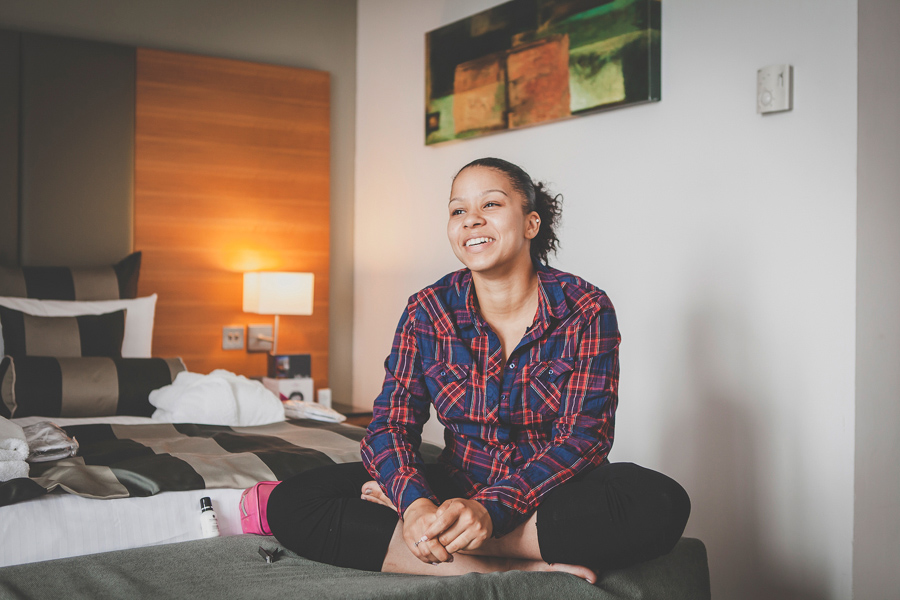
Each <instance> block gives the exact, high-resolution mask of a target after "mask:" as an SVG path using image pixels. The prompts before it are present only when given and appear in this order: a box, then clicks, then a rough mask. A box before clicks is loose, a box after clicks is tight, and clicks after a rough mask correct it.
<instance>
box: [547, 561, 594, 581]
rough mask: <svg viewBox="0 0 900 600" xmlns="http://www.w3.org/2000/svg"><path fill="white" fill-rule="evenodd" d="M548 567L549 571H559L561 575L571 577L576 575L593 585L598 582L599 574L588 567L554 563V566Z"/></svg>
mask: <svg viewBox="0 0 900 600" xmlns="http://www.w3.org/2000/svg"><path fill="white" fill-rule="evenodd" d="M547 566H548V567H549V568H548V569H547V570H548V571H557V572H559V573H568V574H569V575H574V576H575V577H581V578H582V579H584V580H585V581H587V582H588V583H590V584H591V585H593V584H594V583H596V582H597V574H596V573H594V572H593V571H591V570H590V569H588V568H587V567H582V566H581V565H566V564H563V563H553V564H552V565H547Z"/></svg>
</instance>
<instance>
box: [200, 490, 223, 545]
mask: <svg viewBox="0 0 900 600" xmlns="http://www.w3.org/2000/svg"><path fill="white" fill-rule="evenodd" d="M200 530H201V531H202V532H203V537H205V538H212V537H218V536H219V522H218V521H217V520H216V511H214V510H213V507H212V500H211V499H210V498H209V496H204V497H203V498H200Z"/></svg>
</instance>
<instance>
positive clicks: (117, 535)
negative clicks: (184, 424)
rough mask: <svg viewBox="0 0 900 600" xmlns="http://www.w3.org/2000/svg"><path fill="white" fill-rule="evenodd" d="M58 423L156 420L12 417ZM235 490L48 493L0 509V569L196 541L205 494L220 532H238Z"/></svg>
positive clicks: (143, 420)
mask: <svg viewBox="0 0 900 600" xmlns="http://www.w3.org/2000/svg"><path fill="white" fill-rule="evenodd" d="M47 420H50V421H53V422H54V423H56V424H57V425H62V426H65V425H74V424H79V425H80V424H86V423H118V424H122V425H130V424H141V423H154V421H153V420H152V419H149V418H144V417H104V418H96V419H57V418H54V419H47V418H46V417H25V418H21V419H13V422H15V423H18V424H19V425H31V424H33V423H37V422H39V421H47ZM242 491H243V490H238V489H211V490H191V491H185V492H164V493H161V494H157V495H155V496H149V497H147V498H120V499H116V500H95V499H90V498H82V497H80V496H76V495H74V494H48V495H46V496H42V497H40V498H36V499H34V500H28V501H26V502H19V503H17V504H12V505H9V506H3V507H0V567H4V566H10V565H16V564H22V563H28V562H36V561H41V560H50V559H53V558H65V557H69V556H79V555H82V554H93V553H96V552H111V551H114V550H124V549H126V548H137V547H140V546H152V545H156V544H168V543H172V542H183V541H188V540H195V539H199V538H201V537H202V535H201V532H200V498H202V497H204V496H209V497H210V498H211V499H212V502H213V509H214V510H215V511H216V516H217V517H218V521H219V531H220V532H221V535H237V534H239V533H241V521H240V513H239V510H238V502H239V501H240V496H241V492H242Z"/></svg>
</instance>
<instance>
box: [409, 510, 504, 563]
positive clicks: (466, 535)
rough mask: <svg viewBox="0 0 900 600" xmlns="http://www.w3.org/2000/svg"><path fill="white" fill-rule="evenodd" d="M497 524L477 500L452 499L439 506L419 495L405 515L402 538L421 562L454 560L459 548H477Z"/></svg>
mask: <svg viewBox="0 0 900 600" xmlns="http://www.w3.org/2000/svg"><path fill="white" fill-rule="evenodd" d="M493 530H494V525H493V522H492V521H491V516H490V514H489V513H488V511H487V509H486V508H485V507H484V506H482V505H481V504H480V503H479V502H476V501H475V500H467V499H465V498H451V499H450V500H447V501H446V502H444V503H443V504H441V505H440V506H435V504H434V503H433V502H432V501H431V500H428V499H427V498H419V499H418V500H416V501H415V502H413V503H412V504H410V505H409V507H408V508H407V509H406V512H405V513H404V514H403V540H404V541H405V542H406V545H407V546H408V547H409V549H410V551H411V552H412V553H413V555H415V556H416V557H417V558H418V559H419V560H421V561H422V562H427V563H432V564H436V563H442V562H452V561H453V555H454V554H455V553H457V552H459V551H460V550H475V549H476V548H478V547H480V546H481V545H482V544H483V543H484V541H485V540H487V539H489V538H490V537H491V534H492V533H493Z"/></svg>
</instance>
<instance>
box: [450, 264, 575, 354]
mask: <svg viewBox="0 0 900 600" xmlns="http://www.w3.org/2000/svg"><path fill="white" fill-rule="evenodd" d="M535 268H536V270H537V275H538V311H539V313H540V319H541V320H542V321H543V322H544V323H545V324H546V323H549V320H550V318H551V317H552V318H554V319H558V320H560V321H561V320H563V319H564V318H565V317H566V315H568V314H569V312H570V310H569V306H568V304H567V303H566V294H565V292H563V289H562V285H561V284H560V283H559V279H557V278H556V274H555V273H554V272H553V269H551V268H550V267H548V266H547V265H545V264H543V263H535ZM454 287H455V290H454V291H455V292H456V293H455V297H454V300H455V302H453V312H454V313H455V314H454V316H455V320H456V324H457V325H458V326H459V327H460V328H461V330H462V333H463V335H464V337H470V336H469V335H466V331H467V330H470V331H471V330H472V329H474V330H475V331H474V332H471V334H474V335H480V334H481V331H482V325H483V324H484V321H483V320H482V318H481V316H480V315H479V314H478V303H477V299H476V298H475V285H474V284H473V282H472V272H471V271H469V270H468V269H463V270H462V271H460V277H459V278H457V280H456V282H455V284H454Z"/></svg>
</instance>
